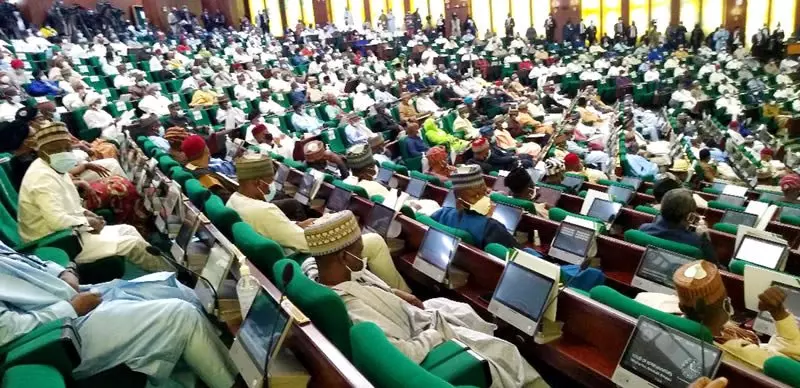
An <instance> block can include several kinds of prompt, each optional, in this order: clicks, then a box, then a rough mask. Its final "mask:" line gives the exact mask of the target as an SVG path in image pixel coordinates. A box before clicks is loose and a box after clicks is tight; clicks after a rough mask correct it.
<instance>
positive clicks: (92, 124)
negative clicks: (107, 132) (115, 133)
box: [83, 109, 114, 129]
mask: <svg viewBox="0 0 800 388" xmlns="http://www.w3.org/2000/svg"><path fill="white" fill-rule="evenodd" d="M83 121H84V122H85V123H86V126H87V127H89V128H98V129H106V128H108V127H110V126H112V125H114V118H113V117H111V115H110V114H108V112H106V111H104V110H102V109H98V110H94V109H89V110H87V111H86V113H84V114H83Z"/></svg>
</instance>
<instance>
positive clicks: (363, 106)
mask: <svg viewBox="0 0 800 388" xmlns="http://www.w3.org/2000/svg"><path fill="white" fill-rule="evenodd" d="M367 90H368V89H367V85H364V84H362V83H359V84H358V86H357V87H356V94H355V96H353V110H355V111H356V112H365V111H366V110H367V109H369V108H371V107H372V106H373V105H375V100H373V99H372V97H370V96H369V94H368V93H367Z"/></svg>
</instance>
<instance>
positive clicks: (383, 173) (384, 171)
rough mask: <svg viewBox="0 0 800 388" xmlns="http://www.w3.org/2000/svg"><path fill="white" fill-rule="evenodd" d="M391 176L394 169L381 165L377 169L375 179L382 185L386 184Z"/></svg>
mask: <svg viewBox="0 0 800 388" xmlns="http://www.w3.org/2000/svg"><path fill="white" fill-rule="evenodd" d="M393 176H394V171H392V170H390V169H388V168H383V167H381V168H379V169H378V176H377V177H375V181H376V182H378V183H380V184H382V185H384V186H388V185H389V180H391V179H392V177H393Z"/></svg>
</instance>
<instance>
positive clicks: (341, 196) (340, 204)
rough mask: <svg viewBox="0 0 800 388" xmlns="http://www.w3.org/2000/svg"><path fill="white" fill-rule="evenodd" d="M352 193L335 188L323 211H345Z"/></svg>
mask: <svg viewBox="0 0 800 388" xmlns="http://www.w3.org/2000/svg"><path fill="white" fill-rule="evenodd" d="M352 195H353V193H351V192H349V191H347V190H345V189H343V188H341V187H335V188H334V189H333V191H332V192H331V195H330V196H329V197H328V201H327V202H326V203H325V209H327V210H329V211H331V212H340V211H342V210H345V209H347V207H348V206H349V205H350V197H351V196H352Z"/></svg>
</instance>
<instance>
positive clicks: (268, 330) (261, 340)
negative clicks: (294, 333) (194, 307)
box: [230, 289, 292, 388]
mask: <svg viewBox="0 0 800 388" xmlns="http://www.w3.org/2000/svg"><path fill="white" fill-rule="evenodd" d="M291 327H292V318H291V315H289V314H288V313H287V312H286V311H285V310H284V309H283V307H282V306H281V305H280V304H279V303H278V301H276V300H275V299H273V298H272V296H270V295H269V294H267V293H266V291H264V290H263V289H262V290H259V291H258V293H257V294H256V296H255V298H254V299H253V304H252V305H251V306H250V311H248V313H247V317H246V318H245V319H244V321H243V322H242V326H241V328H240V329H239V332H238V333H237V334H236V339H235V340H234V342H233V345H231V350H230V355H231V359H232V360H233V363H234V364H235V365H236V367H237V369H239V373H241V375H242V378H243V380H244V381H245V383H246V384H247V386H248V387H249V388H261V387H264V386H266V385H267V384H265V383H264V382H265V381H267V379H268V377H269V374H270V369H271V366H272V365H273V364H272V361H274V360H275V357H276V355H277V354H278V352H279V351H280V348H281V345H282V344H283V341H284V340H285V339H286V336H287V335H288V333H289V330H290V329H291Z"/></svg>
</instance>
